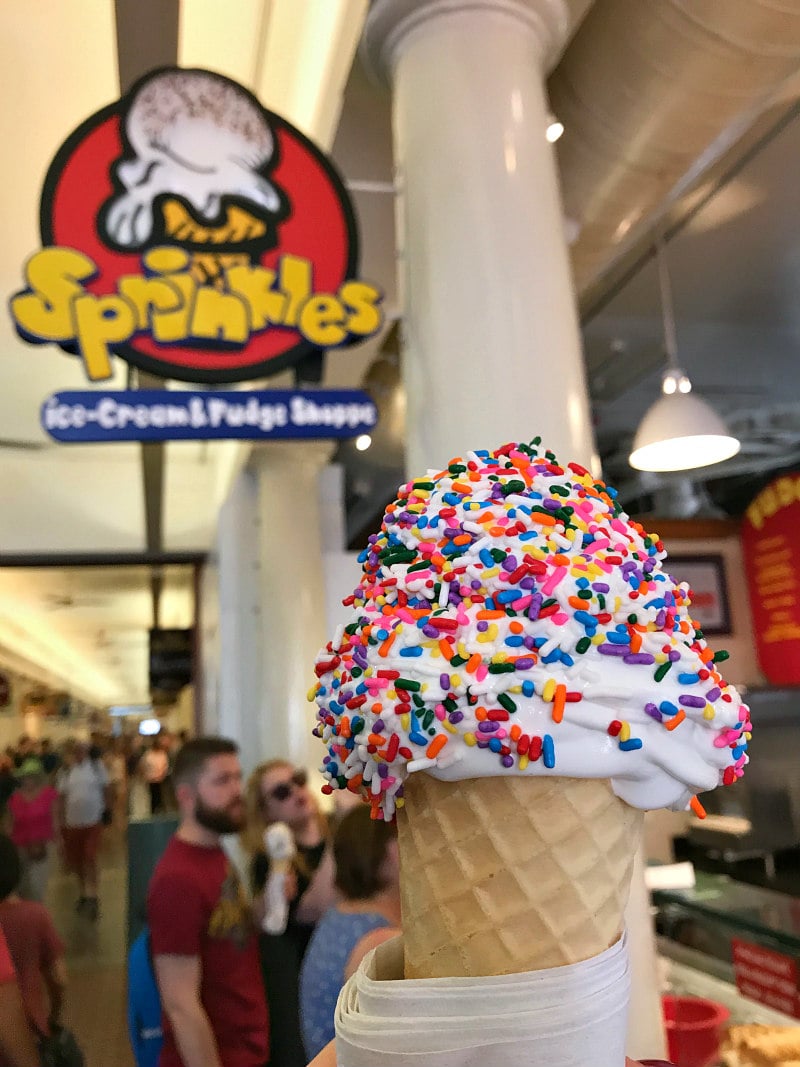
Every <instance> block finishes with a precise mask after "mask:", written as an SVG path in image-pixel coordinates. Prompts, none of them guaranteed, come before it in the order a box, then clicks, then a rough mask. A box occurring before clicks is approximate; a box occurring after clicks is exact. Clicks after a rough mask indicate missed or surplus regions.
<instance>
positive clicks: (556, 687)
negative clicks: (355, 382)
mask: <svg viewBox="0 0 800 1067" xmlns="http://www.w3.org/2000/svg"><path fill="white" fill-rule="evenodd" d="M615 496H616V493H615V492H614V490H612V489H609V488H608V487H607V486H605V485H604V484H603V483H602V482H597V481H595V480H594V479H593V478H592V477H591V475H590V474H589V473H588V472H587V471H585V470H584V469H583V468H582V467H580V466H578V465H577V464H569V465H568V467H567V468H566V469H565V468H563V467H560V466H559V465H558V463H557V462H556V460H555V457H554V456H553V455H552V453H549V452H545V451H544V450H543V449H541V448H540V447H539V445H538V441H534V443H533V444H532V445H521V444H520V445H517V444H512V445H507V446H505V447H503V448H501V449H498V450H497V451H496V452H491V453H490V452H486V451H481V452H473V453H469V454H468V455H467V456H466V458H465V459H463V460H462V459H457V460H453V461H452V462H451V463H450V465H449V466H448V468H447V469H446V470H444V471H441V472H430V473H429V475H428V476H427V477H425V478H420V479H417V480H415V481H411V482H409V483H408V484H407V485H405V486H403V487H401V490H400V493H399V497H398V499H397V500H396V501H395V502H394V503H393V504H391V505H390V506H389V508H388V509H387V511H386V515H385V517H384V521H383V524H382V526H381V529H380V532H379V533H378V534H376V535H373V536H372V537H371V538H370V544H369V547H368V548H367V549H366V550H365V551H364V552H363V553H362V554H361V556H360V557H359V558H360V561H361V562H362V563H363V571H364V574H363V578H362V581H361V584H360V585H359V587H358V589H357V590H356V591H355V593H354V595H353V597H351V598H348V600H347V601H345V603H346V604H348V603H352V607H353V612H352V617H351V620H350V622H349V623H348V624H347V625H346V626H344V627H342V628H340V630H339V632H338V633H337V634H336V635H335V636H334V639H333V640H332V641H331V642H330V643H329V644H328V646H327V648H326V649H325V650H324V651H323V652H322V653H321V654H320V656H319V658H318V661H317V666H316V673H317V677H318V679H319V680H318V682H317V684H316V685H315V686H314V688H313V689H312V690H311V693H310V694H309V697H310V699H312V700H315V701H316V702H317V705H318V707H319V725H318V728H317V732H318V734H319V735H320V736H321V737H322V738H323V740H324V741H325V743H326V744H327V746H328V755H327V756H326V758H325V763H324V766H323V772H324V774H325V776H326V778H327V779H328V785H327V786H326V789H327V790H328V791H330V790H332V789H335V788H349V789H351V790H353V791H363V792H365V793H366V794H367V795H369V796H370V797H371V799H372V804H373V811H374V814H375V815H376V816H377V817H380V816H382V817H384V818H391V817H392V815H393V813H394V810H395V808H396V807H397V806H399V805H401V804H402V792H403V782H404V781H405V779H406V777H407V776H408V775H409V774H411V773H414V772H418V771H425V772H427V773H428V774H431V775H434V776H435V777H437V778H441V779H448V780H450V779H463V778H477V777H482V776H487V775H504V774H517V775H518V774H524V775H534V774H544V775H558V776H562V777H570V778H608V779H610V781H611V784H612V787H613V789H614V792H615V793H616V794H617V795H618V796H619V797H621V798H622V799H623V800H625V801H627V802H628V803H629V804H632V805H634V806H636V807H639V808H659V807H671V808H675V809H683V808H686V806H687V805H688V804H689V803H690V802H692V801H693V797H694V796H695V794H697V793H698V792H702V791H704V790H709V789H713V788H714V787H716V786H717V785H719V784H723V783H724V784H726V785H729V784H731V783H733V782H734V781H735V780H736V778H738V777H739V776H741V774H742V771H743V767H744V765H745V764H746V763H747V759H748V757H747V752H746V750H747V742H748V740H749V737H750V733H749V731H750V721H749V712H748V709H747V707H746V706H745V705H743V704H742V701H741V699H740V697H739V695H738V693H737V692H736V690H735V689H734V688H733V687H732V686H730V685H728V684H727V683H726V682H725V681H724V680H723V679H722V678H721V677H720V675H719V673H718V671H717V668H716V666H715V661H719V660H721V659H723V658H725V654H724V653H717V654H716V656H714V655H713V654H712V652H711V650H710V649H709V648H708V646H707V645H706V643H705V641H704V639H703V637H702V634H700V633H699V631H698V630H697V628H696V627H695V625H694V623H693V622H692V620H691V618H690V616H689V603H690V600H689V590H688V587H687V586H686V585H685V584H684V585H676V584H675V582H674V581H673V580H672V578H670V576H669V575H668V574H667V573H666V572H665V571H664V570H663V569H662V560H663V559H664V558H665V553H664V550H663V546H662V545H661V542H660V541H659V540H658V539H657V538H656V537H650V536H648V535H647V534H646V532H645V531H644V530H643V529H642V527H641V526H640V525H639V524H638V523H636V522H633V521H631V520H630V519H629V518H628V517H627V516H626V515H625V513H624V512H623V511H622V510H621V508H620V507H619V505H618V504H617V503H616V501H615ZM694 803H695V804H696V802H694Z"/></svg>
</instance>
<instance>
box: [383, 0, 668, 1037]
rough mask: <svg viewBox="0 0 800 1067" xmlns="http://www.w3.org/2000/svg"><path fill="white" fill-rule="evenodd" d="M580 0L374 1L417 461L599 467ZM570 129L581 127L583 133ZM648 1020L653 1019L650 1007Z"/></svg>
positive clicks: (642, 917) (639, 971)
mask: <svg viewBox="0 0 800 1067" xmlns="http://www.w3.org/2000/svg"><path fill="white" fill-rule="evenodd" d="M568 26H569V11H568V5H567V4H566V3H565V2H564V0H469V2H459V0H375V3H374V4H373V6H372V8H371V11H370V15H369V17H368V21H367V28H366V31H365V52H366V54H367V56H368V58H369V59H370V61H371V62H372V65H373V67H374V68H376V69H377V70H379V71H381V72H383V73H384V74H386V75H387V76H388V79H389V80H390V82H391V85H392V91H393V124H394V150H395V162H396V167H397V183H398V189H399V195H398V219H397V223H398V225H397V232H398V243H399V261H400V264H399V266H400V282H401V306H402V307H403V376H404V379H405V385H406V390H407V403H408V409H407V424H406V448H407V465H408V471H409V474H411V475H418V474H420V473H422V472H424V471H425V470H426V469H427V468H429V467H438V466H442V465H443V464H445V463H446V462H447V460H449V459H450V458H451V457H452V456H456V455H463V454H464V451H465V450H468V449H473V448H481V447H484V448H491V447H494V446H497V445H499V444H502V443H504V442H506V441H510V440H529V439H530V438H532V437H535V436H537V435H538V436H541V437H542V440H543V441H544V443H545V444H546V445H547V446H548V447H550V448H552V449H553V450H554V451H555V452H556V454H557V455H558V456H559V457H560V458H561V459H562V460H563V461H565V462H566V461H569V460H577V461H578V462H581V463H583V464H588V465H591V466H592V467H593V468H594V469H596V470H599V463H598V462H597V459H596V456H595V449H594V440H593V433H592V425H591V417H590V411H589V401H588V394H587V389H586V382H585V376H584V370H583V359H582V354H581V343H580V331H579V327H578V318H577V312H576V305H575V298H574V293H573V286H572V277H571V271H570V265H569V259H568V252H567V244H566V239H565V233H564V221H563V217H562V209H561V201H560V196H559V191H558V180H557V173H556V160H555V152H554V149H553V148H552V146H551V145H550V144H549V143H548V142H547V140H546V138H545V130H546V127H547V115H548V107H547V98H546V93H545V76H546V74H547V71H548V69H549V65H550V64H551V63H552V62H553V61H554V59H555V57H556V56H557V55H558V53H559V50H560V48H561V47H562V46H563V44H564V41H565V38H566V34H567V31H568ZM565 136H569V130H567V131H566V134H565ZM635 878H636V885H635V887H634V893H633V899H632V904H631V908H630V909H629V912H628V924H629V935H630V938H631V941H632V951H631V958H632V965H633V969H634V973H633V983H634V986H635V987H636V988H637V993H636V997H635V1000H634V1004H635V1007H636V1009H637V1011H639V1012H642V1016H641V1017H640V1019H639V1022H638V1025H637V1026H636V1028H635V1031H634V1034H633V1037H634V1042H633V1044H635V1047H636V1051H637V1052H640V1053H641V1051H642V1049H647V1048H649V1049H652V1050H653V1051H652V1052H651V1053H650V1054H651V1055H655V1056H658V1055H660V1054H661V1051H662V1048H663V1036H662V1033H661V1026H660V1020H659V1012H658V999H657V997H658V991H657V989H656V987H655V984H654V982H653V973H652V970H653V969H652V962H653V958H654V947H653V945H654V942H653V934H652V927H651V925H650V920H649V915H648V913H647V898H646V895H645V890H644V884H643V874H642V871H641V867H639V868H638V869H637V872H636V875H635ZM645 1020H646V1021H645Z"/></svg>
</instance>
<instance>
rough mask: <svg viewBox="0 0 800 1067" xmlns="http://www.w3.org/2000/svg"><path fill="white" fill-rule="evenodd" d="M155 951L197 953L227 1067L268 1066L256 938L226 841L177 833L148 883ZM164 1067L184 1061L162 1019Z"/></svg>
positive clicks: (160, 953) (205, 1002)
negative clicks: (222, 844) (211, 843)
mask: <svg viewBox="0 0 800 1067" xmlns="http://www.w3.org/2000/svg"><path fill="white" fill-rule="evenodd" d="M147 921H148V923H149V926H150V939H151V945H152V951H153V955H154V956H199V957H200V967H201V973H202V978H201V984H200V999H201V1001H202V1004H203V1007H204V1008H205V1011H206V1014H207V1015H208V1018H209V1021H210V1023H211V1029H212V1030H213V1031H214V1035H215V1037H216V1039H217V1048H218V1049H219V1055H220V1060H221V1061H222V1064H223V1067H264V1064H266V1062H267V1060H268V1058H269V1040H268V1030H269V1023H268V1019H267V1002H266V997H265V994H264V984H263V980H262V978H261V964H260V962H259V953H258V938H257V936H256V932H255V929H254V927H253V924H252V919H251V916H250V908H249V905H248V902H247V898H246V897H245V895H244V892H243V891H242V887H241V884H240V882H239V878H238V875H237V874H236V870H235V868H234V867H233V866H232V864H231V863H230V862H229V860H228V857H227V856H226V855H225V853H224V852H223V850H222V849H221V848H202V847H200V846H199V845H190V844H187V842H185V841H181V839H180V838H178V837H173V838H172V839H171V841H170V842H169V844H168V845H167V848H166V851H165V852H164V855H163V856H162V857H161V859H160V861H159V863H158V865H157V867H156V869H155V873H154V874H153V878H152V880H151V882H150V888H149V891H148V894H147ZM158 1062H159V1067H183V1063H182V1060H181V1058H180V1054H179V1053H178V1050H177V1047H176V1045H175V1038H174V1035H173V1032H172V1029H171V1027H170V1025H169V1020H168V1019H166V1018H165V1019H164V1045H163V1048H162V1050H161V1058H160V1059H159V1061H158Z"/></svg>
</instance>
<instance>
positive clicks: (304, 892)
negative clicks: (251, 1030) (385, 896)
mask: <svg viewBox="0 0 800 1067" xmlns="http://www.w3.org/2000/svg"><path fill="white" fill-rule="evenodd" d="M246 804H247V816H248V817H247V827H246V829H245V831H244V832H243V834H242V845H243V847H244V849H245V851H246V853H247V854H248V856H249V857H250V863H251V868H250V869H251V876H252V885H253V892H254V894H260V893H261V892H262V891H263V889H264V886H265V884H266V881H267V877H268V875H269V868H270V861H269V857H268V856H267V854H266V852H265V851H264V831H265V830H266V828H267V827H268V826H270V825H271V824H272V823H275V822H282V823H285V824H286V825H287V826H288V827H289V829H290V830H291V832H292V836H293V837H294V844H295V858H294V861H293V871H292V873H291V874H290V876H289V877H288V879H287V896H288V898H289V920H288V923H287V926H286V930H285V932H284V933H282V934H266V933H264V934H262V935H261V964H262V971H263V974H264V985H265V987H266V991H267V1001H268V1003H269V1014H270V1045H271V1053H270V1067H304V1065H305V1063H306V1058H305V1053H304V1050H303V1039H302V1036H301V1032H300V1009H299V981H300V965H301V964H302V962H303V956H304V955H305V951H306V948H307V947H308V943H309V941H310V940H311V935H312V934H313V932H314V926H315V925H316V923H317V921H318V920H319V919H320V918H321V917H322V916H323V915H324V914H325V912H326V911H327V910H328V908H329V907H330V906H331V905H332V904H333V902H334V896H335V889H334V863H333V856H332V854H330V852H329V850H328V844H329V837H330V832H329V827H328V823H327V820H326V819H325V817H324V816H323V815H322V814H321V813H320V811H319V809H318V807H317V805H316V802H315V800H314V799H313V797H312V796H311V793H310V792H309V790H308V787H307V779H306V773H305V771H303V770H299V769H297V768H295V767H294V766H293V765H292V764H291V763H289V762H288V761H287V760H270V761H268V762H267V763H262V764H260V766H258V767H256V769H255V770H254V771H253V773H252V774H251V776H250V779H249V781H248V783H247V791H246Z"/></svg>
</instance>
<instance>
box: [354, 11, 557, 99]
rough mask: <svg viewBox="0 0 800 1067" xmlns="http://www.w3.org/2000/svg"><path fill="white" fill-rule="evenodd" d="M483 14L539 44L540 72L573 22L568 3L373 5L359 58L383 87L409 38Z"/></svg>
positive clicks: (550, 62)
mask: <svg viewBox="0 0 800 1067" xmlns="http://www.w3.org/2000/svg"><path fill="white" fill-rule="evenodd" d="M482 14H483V15H486V14H494V15H505V16H507V17H510V18H513V19H515V20H517V21H518V22H519V23H520V24H522V25H523V26H525V27H527V28H528V29H529V30H530V31H531V32H532V33H533V35H534V36H535V38H536V39H537V41H538V43H539V46H540V51H541V56H542V63H543V73H544V72H547V71H549V69H550V67H551V66H552V64H553V63H554V62H555V61H556V59H557V58H558V56H559V55H560V54H561V50H562V48H563V46H564V44H565V43H566V40H567V38H568V36H569V32H570V25H571V22H572V18H571V15H570V9H569V6H568V3H567V0H374V3H373V4H372V7H371V8H370V12H369V15H368V16H367V24H366V26H365V28H364V36H363V39H362V45H361V52H362V56H363V58H364V60H365V63H366V65H367V67H368V68H369V69H370V70H371V71H372V73H373V74H375V75H377V76H379V77H381V78H382V79H384V80H385V81H387V82H388V81H389V80H390V79H391V74H392V67H393V64H394V59H395V55H396V52H397V49H398V47H399V46H400V45H401V43H402V42H403V41H404V40H405V39H406V38H407V37H408V35H409V34H411V33H414V32H416V31H418V30H419V29H421V28H422V27H424V26H425V25H426V24H427V23H430V22H433V21H435V20H438V19H442V18H447V17H448V16H452V15H459V16H464V15H471V16H474V17H476V18H479V17H480V15H482ZM477 30H478V27H477V26H476V31H477Z"/></svg>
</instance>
